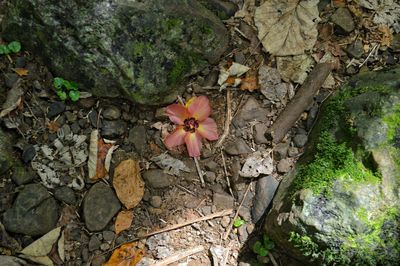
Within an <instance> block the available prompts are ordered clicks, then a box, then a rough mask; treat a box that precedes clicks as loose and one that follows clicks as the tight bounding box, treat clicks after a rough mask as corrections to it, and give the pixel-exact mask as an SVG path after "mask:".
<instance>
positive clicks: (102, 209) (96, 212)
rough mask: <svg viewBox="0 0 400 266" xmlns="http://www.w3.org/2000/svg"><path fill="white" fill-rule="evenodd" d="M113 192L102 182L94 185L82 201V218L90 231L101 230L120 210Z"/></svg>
mask: <svg viewBox="0 0 400 266" xmlns="http://www.w3.org/2000/svg"><path fill="white" fill-rule="evenodd" d="M120 208H121V204H120V202H119V200H118V198H117V196H116V195H115V193H114V191H113V190H112V189H111V188H110V187H109V186H107V185H105V184H104V183H102V182H98V183H96V184H94V185H93V186H92V187H91V188H90V190H89V191H88V192H87V193H86V195H85V198H84V200H83V218H84V220H85V224H86V227H87V228H88V229H89V230H90V231H100V230H103V229H104V228H105V227H106V226H107V224H108V223H109V222H110V221H111V219H112V218H113V217H114V215H115V214H117V212H118V211H119V210H120Z"/></svg>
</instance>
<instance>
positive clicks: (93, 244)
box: [88, 235, 101, 251]
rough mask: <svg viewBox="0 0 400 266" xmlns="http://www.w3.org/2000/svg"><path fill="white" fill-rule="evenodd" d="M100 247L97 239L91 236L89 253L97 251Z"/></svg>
mask: <svg viewBox="0 0 400 266" xmlns="http://www.w3.org/2000/svg"><path fill="white" fill-rule="evenodd" d="M100 245H101V242H100V240H99V238H98V237H97V236H96V235H92V236H91V237H90V240H89V246H88V248H89V251H94V250H96V249H98V248H99V247H100Z"/></svg>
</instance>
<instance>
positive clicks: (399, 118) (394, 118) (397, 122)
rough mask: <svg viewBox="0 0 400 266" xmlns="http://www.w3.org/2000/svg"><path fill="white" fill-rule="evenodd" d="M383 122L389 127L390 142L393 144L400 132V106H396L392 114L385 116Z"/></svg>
mask: <svg viewBox="0 0 400 266" xmlns="http://www.w3.org/2000/svg"><path fill="white" fill-rule="evenodd" d="M383 121H384V122H385V123H386V124H387V126H388V127H389V129H388V140H389V141H390V142H393V141H394V139H395V137H396V136H397V134H399V133H398V131H399V130H400V104H397V105H396V106H395V111H394V112H393V113H392V114H390V115H387V116H384V117H383Z"/></svg>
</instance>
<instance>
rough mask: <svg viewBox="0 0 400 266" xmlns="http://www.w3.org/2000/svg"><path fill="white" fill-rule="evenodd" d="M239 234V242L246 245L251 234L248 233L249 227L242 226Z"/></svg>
mask: <svg viewBox="0 0 400 266" xmlns="http://www.w3.org/2000/svg"><path fill="white" fill-rule="evenodd" d="M238 233H239V240H240V242H242V243H245V242H246V240H247V238H248V237H249V233H247V227H246V225H242V226H240V227H239V228H238Z"/></svg>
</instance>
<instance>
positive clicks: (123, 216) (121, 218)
mask: <svg viewBox="0 0 400 266" xmlns="http://www.w3.org/2000/svg"><path fill="white" fill-rule="evenodd" d="M132 220H133V212H132V211H120V212H119V213H118V215H117V218H116V219H115V233H116V234H117V235H118V234H119V233H121V232H122V231H124V230H126V229H128V228H129V227H130V226H131V224H132Z"/></svg>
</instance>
